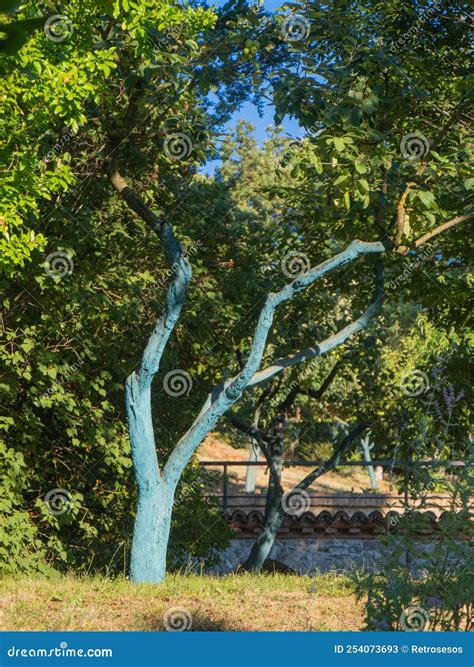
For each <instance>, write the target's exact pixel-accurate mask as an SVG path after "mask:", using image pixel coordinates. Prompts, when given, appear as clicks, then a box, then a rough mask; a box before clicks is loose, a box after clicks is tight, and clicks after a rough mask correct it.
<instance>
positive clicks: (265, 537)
mask: <svg viewBox="0 0 474 667" xmlns="http://www.w3.org/2000/svg"><path fill="white" fill-rule="evenodd" d="M281 499H282V495H281V494H275V495H274V496H273V499H272V504H271V506H270V507H269V508H268V512H267V515H266V518H265V525H264V528H263V530H262V532H261V533H260V535H259V536H258V537H257V539H256V540H255V542H254V545H253V547H252V549H251V551H250V554H249V556H248V558H247V560H246V561H245V563H244V565H243V568H244V569H245V570H249V571H251V572H260V570H261V569H262V567H263V564H264V563H265V561H266V559H267V558H268V555H269V553H270V551H271V549H272V547H273V545H274V544H275V539H276V536H277V534H278V531H279V530H280V527H281V524H282V523H283V519H284V518H285V512H284V510H283V508H282V504H281Z"/></svg>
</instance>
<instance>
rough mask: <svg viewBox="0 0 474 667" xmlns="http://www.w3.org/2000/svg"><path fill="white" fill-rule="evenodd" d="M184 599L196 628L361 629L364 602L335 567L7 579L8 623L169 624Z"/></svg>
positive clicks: (29, 626)
mask: <svg viewBox="0 0 474 667" xmlns="http://www.w3.org/2000/svg"><path fill="white" fill-rule="evenodd" d="M176 607H183V608H184V609H186V610H187V611H188V612H189V614H190V615H191V616H192V629H193V630H207V631H225V630H227V631H255V630H256V631H263V630H266V631H277V630H284V631H289V630H299V631H305V630H306V631H309V630H313V631H322V630H360V629H361V626H362V616H363V612H362V606H361V605H360V604H358V603H356V601H355V599H354V596H353V593H352V589H351V587H350V584H349V583H348V580H347V579H346V578H344V577H342V576H338V575H335V574H325V575H319V576H316V577H300V576H291V575H279V574H276V575H269V574H268V575H263V574H262V575H251V574H242V575H229V576H226V577H204V576H198V575H183V574H176V575H169V576H168V577H167V579H166V582H165V583H164V584H162V585H158V586H153V585H139V586H137V585H132V584H131V583H130V582H128V581H126V580H124V579H115V580H112V579H106V578H100V577H87V578H86V577H84V578H81V577H76V576H65V577H61V578H58V579H46V578H24V579H19V578H16V579H15V578H7V579H4V580H1V581H0V629H2V630H50V631H66V630H98V631H101V630H102V631H106V630H107V631H111V630H112V631H113V630H118V631H120V630H121V631H126V630H135V631H138V630H141V631H163V630H164V629H165V628H164V621H163V619H164V616H165V615H166V614H167V612H169V611H170V610H171V609H173V608H176Z"/></svg>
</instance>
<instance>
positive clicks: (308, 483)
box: [294, 424, 367, 490]
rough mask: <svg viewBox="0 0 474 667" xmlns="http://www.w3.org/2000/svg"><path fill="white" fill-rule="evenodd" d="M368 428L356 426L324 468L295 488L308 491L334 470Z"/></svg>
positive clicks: (312, 473) (313, 473)
mask: <svg viewBox="0 0 474 667" xmlns="http://www.w3.org/2000/svg"><path fill="white" fill-rule="evenodd" d="M366 428H367V426H366V425H365V424H358V425H357V426H355V427H354V428H353V429H352V431H351V432H350V433H348V434H347V435H346V437H345V438H344V439H343V441H342V442H341V444H340V445H339V447H338V448H337V449H336V451H335V452H334V454H333V455H332V456H331V458H330V459H329V460H328V461H326V462H325V463H323V465H322V466H320V467H319V468H316V470H313V471H312V472H310V473H309V475H306V477H305V478H304V479H302V480H301V482H298V484H297V485H296V486H295V487H294V488H295V489H302V490H305V489H307V488H308V487H309V486H311V484H312V483H313V482H314V480H315V479H317V478H318V477H321V475H324V474H325V473H327V472H328V471H329V470H332V468H335V467H336V466H337V465H339V461H340V460H341V458H342V457H343V456H344V454H345V453H346V452H347V451H348V450H349V448H350V446H351V445H352V442H353V440H355V438H357V437H358V436H360V435H361V434H362V433H363V432H364V431H365V429H366Z"/></svg>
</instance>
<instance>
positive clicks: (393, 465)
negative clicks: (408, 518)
mask: <svg viewBox="0 0 474 667" xmlns="http://www.w3.org/2000/svg"><path fill="white" fill-rule="evenodd" d="M323 464H324V462H323V461H305V460H291V461H285V463H284V468H290V467H303V468H317V467H320V466H321V465H323ZM200 465H201V466H203V467H207V468H211V467H212V468H215V467H220V468H222V496H221V497H222V509H223V511H226V510H227V509H228V507H229V498H232V499H233V498H240V499H244V498H250V497H252V496H251V494H248V493H242V494H239V495H235V494H232V495H229V468H231V467H237V466H240V467H242V466H243V467H247V466H264V467H266V468H268V463H267V461H200ZM348 466H355V467H357V466H360V467H368V466H376V467H382V468H390V470H391V471H393V470H398V471H400V470H401V471H402V474H403V476H404V485H403V487H404V504H405V506H408V504H409V496H408V474H409V471H410V470H414V469H416V468H417V467H420V466H422V467H430V466H433V467H443V468H464V467H471V466H472V464H470V463H465V462H464V461H456V460H449V461H438V460H433V459H423V460H421V461H406V460H384V459H382V460H377V459H376V460H372V461H346V462H345V463H341V464H340V465H338V466H334V468H332V470H337V469H338V468H346V467H348ZM362 495H363V494H362V493H360V496H362ZM381 495H383V496H384V497H385V498H390V496H387V495H386V494H381ZM311 497H314V498H335V497H337V495H336V494H326V495H315V494H312V495H311ZM341 497H342V496H341ZM364 497H366V498H370V497H373V496H372V495H371V496H369V495H364ZM396 497H397V498H400V496H396ZM443 497H447V496H442V495H439V494H438V495H436V496H429V497H428V498H433V499H434V498H443Z"/></svg>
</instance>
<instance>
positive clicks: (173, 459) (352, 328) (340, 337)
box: [165, 241, 385, 480]
mask: <svg viewBox="0 0 474 667" xmlns="http://www.w3.org/2000/svg"><path fill="white" fill-rule="evenodd" d="M384 252H385V247H384V245H383V243H381V242H375V243H364V242H363V241H353V242H352V243H350V244H349V246H348V247H347V248H346V249H345V250H343V251H342V252H341V253H339V254H338V255H335V256H334V257H332V258H331V259H329V260H327V261H325V262H322V264H320V265H318V266H316V267H314V268H313V269H310V270H309V271H307V272H306V273H304V274H303V275H301V276H298V277H297V278H295V279H294V280H293V281H292V282H291V283H289V284H287V285H286V286H285V287H284V288H283V289H282V290H280V291H279V292H276V293H270V294H269V295H268V296H267V298H266V301H265V304H264V306H263V308H262V310H261V312H260V316H259V319H258V322H257V326H256V328H255V333H254V337H253V342H252V346H251V349H250V352H249V355H248V358H247V361H246V363H245V365H244V368H243V369H242V370H241V371H240V372H239V373H238V375H236V376H235V377H234V378H230V379H229V380H227V381H226V382H225V383H224V384H222V385H219V386H218V387H216V388H215V389H214V390H213V391H212V392H211V393H210V394H209V396H208V398H207V400H206V402H205V403H204V405H203V408H202V409H201V412H200V413H199V415H198V416H197V417H196V419H195V420H194V422H193V424H192V425H191V427H190V428H189V429H188V431H187V432H186V433H185V434H184V435H183V437H182V438H181V439H180V440H179V442H178V443H177V445H176V447H175V448H174V449H173V451H172V452H171V454H170V456H169V458H168V461H167V463H166V466H165V475H166V476H168V477H169V478H170V479H172V480H178V479H179V476H180V474H181V472H182V470H183V469H184V467H185V466H186V464H187V463H188V461H189V459H190V458H191V456H192V454H193V452H194V451H195V450H196V448H197V447H198V446H199V444H200V443H201V442H202V440H203V438H204V437H205V435H206V434H207V433H209V431H210V430H211V429H212V428H213V427H214V426H215V424H216V423H217V421H218V420H219V419H220V417H222V415H223V414H224V413H225V412H227V410H228V409H229V408H230V407H231V406H232V405H233V404H234V403H235V402H236V401H237V400H238V399H239V398H240V396H241V395H242V392H243V391H244V389H246V388H247V387H248V386H251V385H254V384H258V383H259V382H262V381H263V380H266V379H268V378H269V377H272V376H273V375H276V374H277V373H280V372H281V371H282V370H283V368H285V367H288V366H291V365H294V364H296V363H300V362H301V361H305V360H306V359H307V358H311V356H317V355H319V354H324V353H325V352H327V351H329V350H331V349H332V348H333V347H335V346H336V345H340V344H341V343H343V342H344V341H345V340H347V338H348V337H349V336H350V335H352V334H353V333H355V332H357V331H360V330H362V329H363V328H365V327H366V326H367V324H368V323H369V321H370V320H371V319H372V317H373V316H374V315H375V314H376V313H377V312H378V311H379V309H380V307H381V304H382V300H383V265H382V263H381V262H378V263H377V271H376V282H377V290H376V294H377V295H376V300H375V302H374V303H372V305H371V306H370V307H369V308H368V309H367V310H366V312H365V313H364V314H363V315H362V316H361V317H359V318H358V320H356V321H355V322H353V323H351V324H350V325H348V326H347V327H345V328H344V329H342V331H340V332H338V333H337V334H334V335H333V336H330V337H329V338H327V339H326V340H325V341H323V342H322V343H320V344H319V345H318V346H316V347H315V348H311V353H307V352H306V351H304V352H303V353H301V352H300V353H298V354H297V355H293V357H291V359H290V358H287V359H286V360H285V361H284V363H282V362H281V361H280V362H276V363H275V364H274V365H273V366H272V367H270V368H271V372H269V371H268V369H267V370H266V372H264V371H260V373H258V372H257V369H258V367H259V365H260V363H261V360H262V357H263V353H264V351H265V347H266V341H267V336H268V333H269V331H270V328H271V326H272V323H273V317H274V313H275V310H276V309H277V307H278V306H279V305H280V304H281V303H284V302H285V301H288V300H290V299H292V298H293V297H294V296H295V295H296V294H298V293H299V292H301V291H303V290H304V289H306V288H307V287H309V286H310V285H312V284H313V283H314V282H315V281H316V280H317V279H318V278H321V277H322V276H324V275H326V274H327V273H329V272H330V271H332V270H334V269H336V268H339V267H341V266H344V265H345V264H347V263H349V262H352V261H354V260H355V259H357V258H358V257H360V256H361V255H362V256H363V255H367V254H370V253H384Z"/></svg>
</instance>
